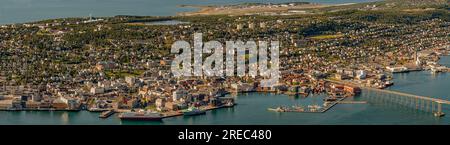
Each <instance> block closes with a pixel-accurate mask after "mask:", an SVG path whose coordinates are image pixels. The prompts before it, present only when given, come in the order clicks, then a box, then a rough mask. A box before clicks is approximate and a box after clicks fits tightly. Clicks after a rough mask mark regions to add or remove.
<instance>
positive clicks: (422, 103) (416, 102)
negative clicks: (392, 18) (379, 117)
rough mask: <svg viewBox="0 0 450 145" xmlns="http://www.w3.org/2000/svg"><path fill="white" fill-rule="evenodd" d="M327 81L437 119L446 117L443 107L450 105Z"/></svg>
mask: <svg viewBox="0 0 450 145" xmlns="http://www.w3.org/2000/svg"><path fill="white" fill-rule="evenodd" d="M327 81H329V82H333V83H337V84H344V85H351V86H358V87H360V88H361V89H363V90H366V91H367V92H368V93H369V94H368V96H369V97H377V98H381V99H383V98H386V99H387V100H388V101H391V102H396V103H398V104H402V105H405V106H408V107H412V108H415V109H417V110H422V111H425V112H431V113H433V115H435V116H436V117H442V116H444V115H445V113H444V112H443V111H442V105H450V101H448V100H443V99H438V98H433V97H425V96H419V95H414V94H408V93H404V92H399V91H393V90H384V89H377V88H371V87H366V86H362V85H359V84H356V83H353V82H349V81H336V80H327ZM372 93H374V94H375V95H372ZM380 96H381V97H380ZM377 98H376V99H377Z"/></svg>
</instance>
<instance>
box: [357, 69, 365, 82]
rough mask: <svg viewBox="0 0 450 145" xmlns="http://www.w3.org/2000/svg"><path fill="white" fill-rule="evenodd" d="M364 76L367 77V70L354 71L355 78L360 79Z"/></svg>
mask: <svg viewBox="0 0 450 145" xmlns="http://www.w3.org/2000/svg"><path fill="white" fill-rule="evenodd" d="M366 77H367V72H366V71H365V70H358V71H357V72H356V78H357V79H360V80H362V79H366Z"/></svg>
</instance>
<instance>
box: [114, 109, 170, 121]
mask: <svg viewBox="0 0 450 145" xmlns="http://www.w3.org/2000/svg"><path fill="white" fill-rule="evenodd" d="M119 118H120V120H136V121H161V120H162V119H163V116H162V115H161V114H159V113H152V112H146V111H143V112H125V113H122V114H120V115H119Z"/></svg>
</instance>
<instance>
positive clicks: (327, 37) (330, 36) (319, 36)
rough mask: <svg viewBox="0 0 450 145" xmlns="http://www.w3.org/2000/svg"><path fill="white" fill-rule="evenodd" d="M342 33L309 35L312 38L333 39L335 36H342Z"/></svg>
mask: <svg viewBox="0 0 450 145" xmlns="http://www.w3.org/2000/svg"><path fill="white" fill-rule="evenodd" d="M342 36H344V35H342V34H335V35H317V36H313V37H311V38H312V39H335V38H339V37H342Z"/></svg>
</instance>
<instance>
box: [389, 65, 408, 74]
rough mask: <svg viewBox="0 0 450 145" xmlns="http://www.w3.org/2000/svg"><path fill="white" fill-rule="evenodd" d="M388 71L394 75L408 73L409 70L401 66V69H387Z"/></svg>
mask: <svg viewBox="0 0 450 145" xmlns="http://www.w3.org/2000/svg"><path fill="white" fill-rule="evenodd" d="M386 69H387V70H388V71H390V72H392V73H401V72H406V71H408V68H406V67H404V66H399V67H390V66H388V67H386Z"/></svg>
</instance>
